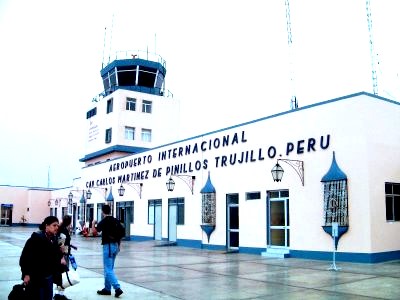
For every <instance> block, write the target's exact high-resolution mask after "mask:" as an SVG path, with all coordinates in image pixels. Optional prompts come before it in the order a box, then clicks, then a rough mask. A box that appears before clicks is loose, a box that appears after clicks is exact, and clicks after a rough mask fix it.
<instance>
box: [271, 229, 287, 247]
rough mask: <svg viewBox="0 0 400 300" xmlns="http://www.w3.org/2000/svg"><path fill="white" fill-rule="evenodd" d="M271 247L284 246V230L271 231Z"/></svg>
mask: <svg viewBox="0 0 400 300" xmlns="http://www.w3.org/2000/svg"><path fill="white" fill-rule="evenodd" d="M271 245H272V246H283V247H284V246H285V229H271Z"/></svg>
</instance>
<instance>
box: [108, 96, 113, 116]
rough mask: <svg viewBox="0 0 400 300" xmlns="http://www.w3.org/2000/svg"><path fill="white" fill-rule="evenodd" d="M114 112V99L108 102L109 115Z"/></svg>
mask: <svg viewBox="0 0 400 300" xmlns="http://www.w3.org/2000/svg"><path fill="white" fill-rule="evenodd" d="M112 111H113V98H111V99H108V101H107V113H108V114H109V113H111V112H112Z"/></svg>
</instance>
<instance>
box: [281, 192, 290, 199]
mask: <svg viewBox="0 0 400 300" xmlns="http://www.w3.org/2000/svg"><path fill="white" fill-rule="evenodd" d="M287 197H289V191H288V190H286V191H281V198H287Z"/></svg>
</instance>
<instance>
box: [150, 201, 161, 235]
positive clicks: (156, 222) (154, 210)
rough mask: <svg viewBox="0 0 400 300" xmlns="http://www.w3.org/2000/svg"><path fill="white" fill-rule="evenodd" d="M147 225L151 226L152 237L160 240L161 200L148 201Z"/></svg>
mask: <svg viewBox="0 0 400 300" xmlns="http://www.w3.org/2000/svg"><path fill="white" fill-rule="evenodd" d="M149 224H153V226H154V229H153V237H154V240H156V241H161V240H162V200H161V199H157V200H149Z"/></svg>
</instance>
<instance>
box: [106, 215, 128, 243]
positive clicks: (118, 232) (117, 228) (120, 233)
mask: <svg viewBox="0 0 400 300" xmlns="http://www.w3.org/2000/svg"><path fill="white" fill-rule="evenodd" d="M110 227H111V226H110ZM108 237H109V238H110V240H112V241H115V242H117V243H120V242H121V240H122V238H124V237H125V227H124V226H122V224H121V222H120V221H119V220H118V219H117V218H113V225H112V227H111V228H110V232H109V234H108Z"/></svg>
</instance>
